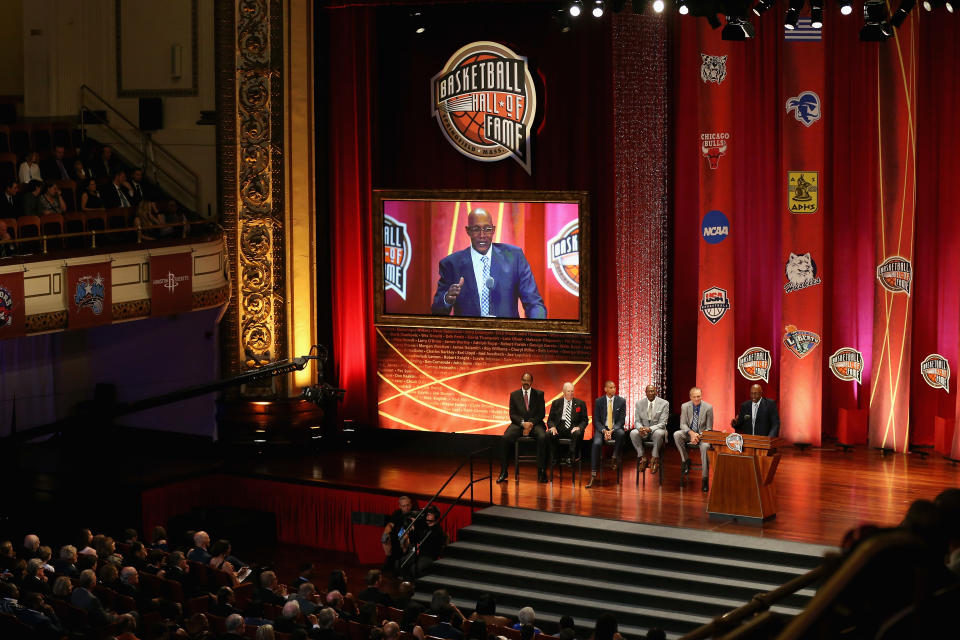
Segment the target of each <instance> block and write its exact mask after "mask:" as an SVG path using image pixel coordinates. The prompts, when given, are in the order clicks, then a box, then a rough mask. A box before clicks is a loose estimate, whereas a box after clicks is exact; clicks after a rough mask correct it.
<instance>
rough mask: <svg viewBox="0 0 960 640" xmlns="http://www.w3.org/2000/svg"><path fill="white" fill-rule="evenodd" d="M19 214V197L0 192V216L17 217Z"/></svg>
mask: <svg viewBox="0 0 960 640" xmlns="http://www.w3.org/2000/svg"><path fill="white" fill-rule="evenodd" d="M19 216H20V197H19V195H17V196H10V195H7V192H6V191H4V192H2V193H0V218H17V217H19Z"/></svg>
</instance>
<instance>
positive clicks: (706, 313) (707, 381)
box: [685, 20, 745, 430]
mask: <svg viewBox="0 0 960 640" xmlns="http://www.w3.org/2000/svg"><path fill="white" fill-rule="evenodd" d="M698 23H699V24H698V26H697V41H698V43H699V45H700V58H699V60H698V62H699V63H700V68H699V69H687V70H685V72H686V73H698V74H699V77H700V82H699V83H698V88H699V91H698V100H697V104H698V114H697V124H698V128H699V131H698V132H697V137H696V139H694V140H689V141H688V143H689V144H691V145H692V144H697V145H699V148H700V154H701V156H702V161H701V162H700V167H699V172H698V173H699V180H700V211H701V212H702V213H701V215H702V216H703V218H702V222H701V229H700V230H701V236H702V237H701V239H700V242H699V246H700V249H699V252H698V253H699V260H700V261H699V285H700V286H699V291H700V292H701V297H700V305H699V310H693V309H692V310H691V312H696V313H697V385H698V386H699V387H700V388H701V389H702V391H703V397H704V399H705V400H708V401H709V402H710V403H711V404H712V405H713V406H714V415H715V416H717V418H716V422H715V423H714V428H720V429H724V428H725V427H724V425H726V424H728V422H729V418H730V417H732V416H733V415H735V413H736V406H735V403H734V397H733V393H734V381H735V376H736V372H737V358H736V354H735V352H734V322H733V314H732V313H729V311H730V310H731V308H732V307H734V306H735V305H736V304H737V302H736V294H735V291H734V287H733V284H734V269H733V267H734V249H733V240H731V239H730V234H732V233H737V226H736V215H735V213H734V210H733V205H734V195H733V177H734V174H733V171H734V163H733V162H732V161H731V158H730V156H731V155H732V154H733V153H735V152H736V148H737V147H736V145H737V141H736V140H734V139H731V137H730V132H731V131H732V130H733V100H734V95H735V94H734V92H735V91H736V90H737V88H738V87H743V86H745V84H744V79H743V78H740V77H735V75H734V74H733V73H732V70H733V69H734V68H737V69H740V68H742V66H743V65H742V64H740V65H732V64H731V56H737V55H739V56H742V55H744V49H743V47H742V46H739V47H734V46H732V43H730V42H726V41H724V40H722V39H721V38H720V32H719V31H714V30H713V29H711V28H710V26H709V25H708V24H707V22H706V21H705V20H699V21H698ZM726 430H729V427H726Z"/></svg>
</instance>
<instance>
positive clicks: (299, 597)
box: [291, 582, 323, 616]
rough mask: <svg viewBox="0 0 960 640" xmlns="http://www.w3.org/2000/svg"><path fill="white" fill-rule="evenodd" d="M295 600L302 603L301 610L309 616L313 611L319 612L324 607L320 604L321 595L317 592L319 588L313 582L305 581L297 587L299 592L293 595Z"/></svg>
mask: <svg viewBox="0 0 960 640" xmlns="http://www.w3.org/2000/svg"><path fill="white" fill-rule="evenodd" d="M291 598H292V599H293V600H296V601H297V604H299V605H300V612H301V613H302V614H303V615H305V616H308V615H310V614H311V613H317V612H318V611H320V609H322V608H323V607H322V606H321V605H320V597H319V595H318V594H317V588H316V587H315V586H313V583H312V582H304V583H303V584H301V585H300V587H299V588H298V589H297V593H296V594H294V595H293V596H291Z"/></svg>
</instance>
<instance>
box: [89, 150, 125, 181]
mask: <svg viewBox="0 0 960 640" xmlns="http://www.w3.org/2000/svg"><path fill="white" fill-rule="evenodd" d="M118 169H120V163H119V162H118V161H117V159H116V158H114V157H113V148H112V147H110V146H108V145H104V146H103V149H101V151H100V157H99V158H98V159H97V161H96V162H95V163H94V165H93V174H94V175H95V176H96V177H98V178H112V177H113V176H114V175H115V174H116V172H117V170H118Z"/></svg>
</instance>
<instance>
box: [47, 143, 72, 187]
mask: <svg viewBox="0 0 960 640" xmlns="http://www.w3.org/2000/svg"><path fill="white" fill-rule="evenodd" d="M64 155H65V151H64V148H63V147H62V146H60V145H57V146H56V147H54V148H53V154H52V155H51V156H50V157H49V158H47V159H46V160H44V161H43V162H42V163H41V164H40V173H41V174H43V179H44V180H73V179H74V177H75V176H74V175H73V171H72V169H71V168H67V162H66V159H65V158H64Z"/></svg>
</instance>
